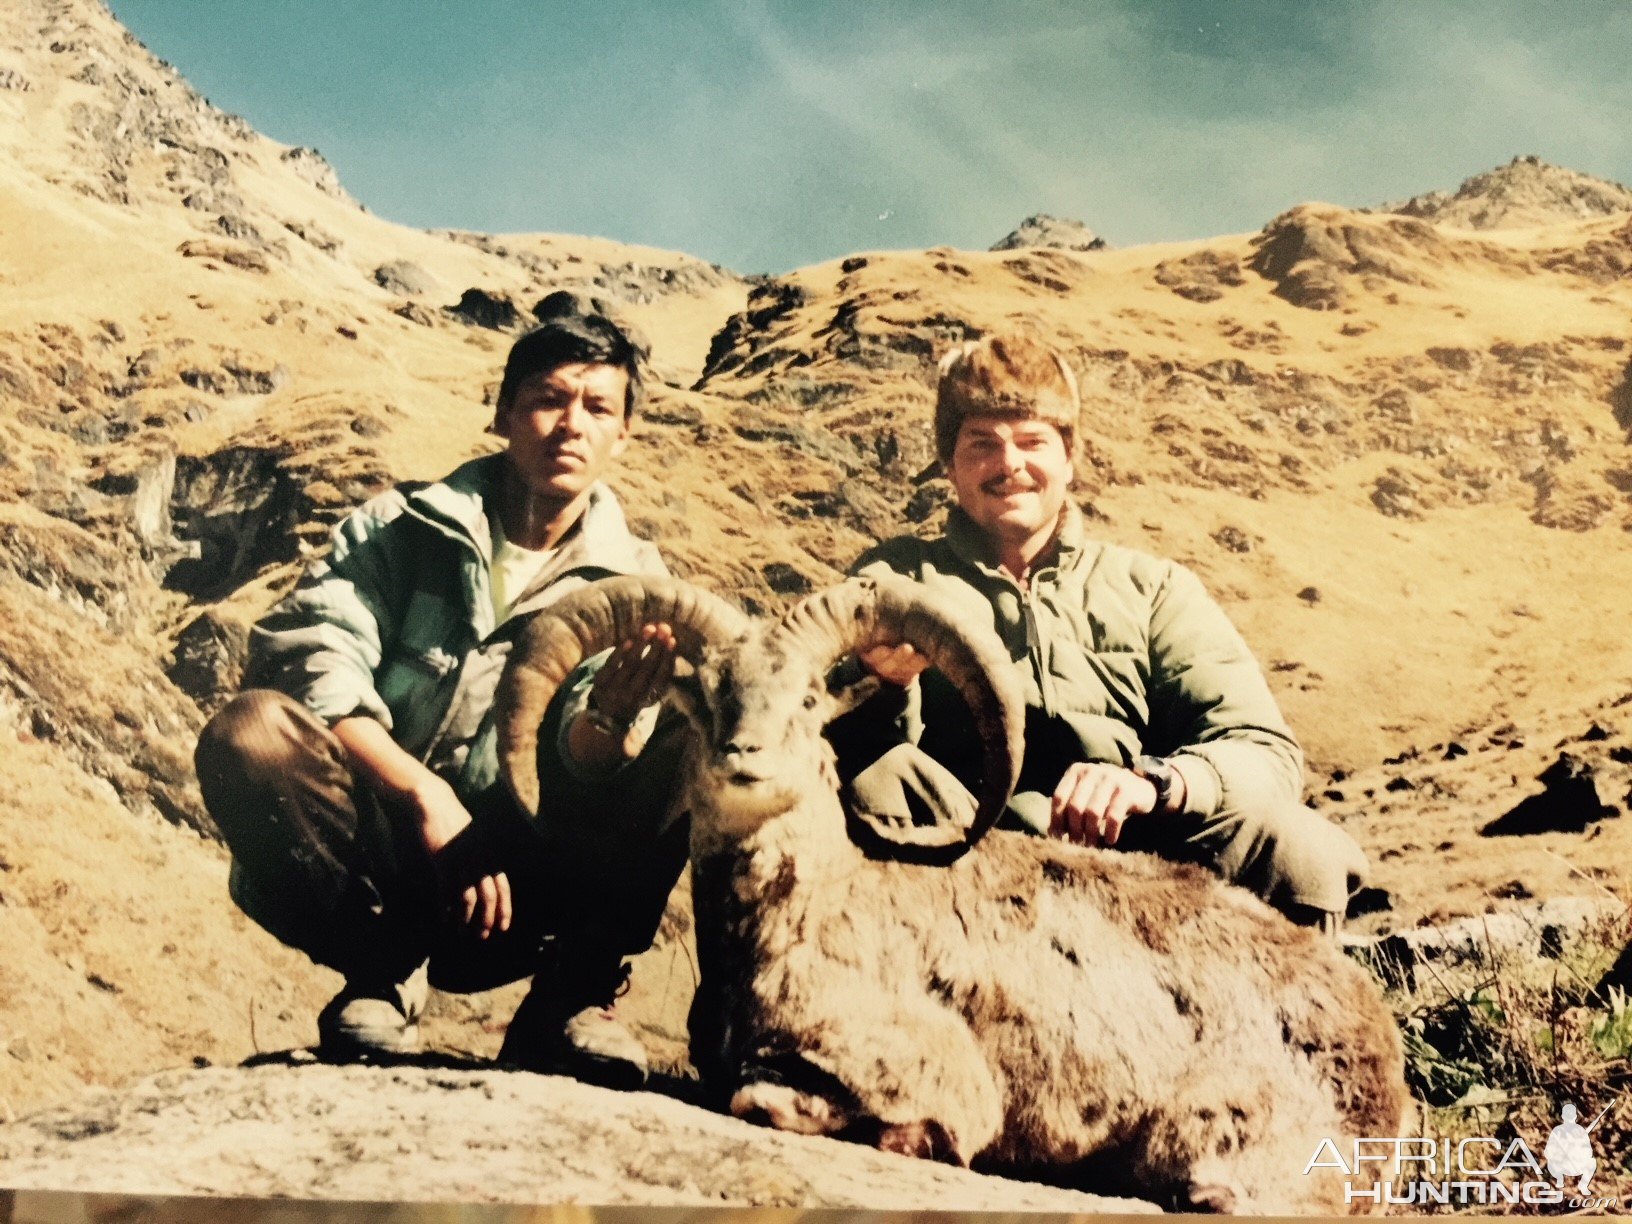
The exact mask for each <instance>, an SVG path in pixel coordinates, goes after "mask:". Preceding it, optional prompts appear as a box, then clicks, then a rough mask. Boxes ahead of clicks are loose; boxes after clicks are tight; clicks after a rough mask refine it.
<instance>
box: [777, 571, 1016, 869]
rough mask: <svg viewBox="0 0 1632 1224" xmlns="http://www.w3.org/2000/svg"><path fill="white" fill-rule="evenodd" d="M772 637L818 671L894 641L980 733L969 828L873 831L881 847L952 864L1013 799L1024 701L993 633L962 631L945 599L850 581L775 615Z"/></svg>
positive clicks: (962, 620)
mask: <svg viewBox="0 0 1632 1224" xmlns="http://www.w3.org/2000/svg"><path fill="white" fill-rule="evenodd" d="M779 631H780V632H782V633H784V634H787V635H790V636H792V637H793V638H795V639H797V640H798V641H799V643H800V645H801V647H802V648H803V649H805V650H807V651H809V653H810V654H811V656H812V657H813V658H815V659H817V660H818V662H819V664H820V665H821V666H822V667H823V668H824V669H825V668H826V667H828V666H830V665H831V664H832V663H834V662H837V661H838V660H839V659H840V658H842V657H843V656H845V655H848V654H853V653H856V652H859V651H863V650H867V649H869V648H870V647H873V646H896V645H899V644H901V643H902V642H906V643H910V644H911V645H912V647H913V648H914V649H915V650H917V651H918V652H919V653H921V654H922V655H924V656H925V657H926V658H927V659H928V660H929V662H930V665H931V666H932V667H935V668H938V669H939V670H940V671H941V673H942V674H943V675H945V676H946V678H947V679H948V680H949V681H951V682H952V685H953V687H955V688H956V689H957V690H958V692H959V693H960V694H961V695H962V697H963V699H964V701H965V702H966V703H967V704H968V706H969V709H970V712H971V713H972V714H973V715H974V718H975V725H976V727H977V728H978V729H979V731H980V738H981V743H982V745H983V749H984V753H985V761H984V768H983V770H982V774H981V792H980V804H979V808H978V810H977V811H976V813H975V818H974V821H973V822H972V823H971V824H970V826H969V829H968V831H967V832H966V833H965V832H964V831H962V830H959V829H956V828H947V827H943V826H927V827H913V828H907V829H888V830H886V829H884V828H882V827H879V826H872V827H873V828H874V831H875V832H876V833H877V834H878V835H879V836H880V837H881V838H883V839H885V840H886V841H888V842H890V843H892V844H894V845H896V846H900V847H902V848H904V849H916V850H918V851H921V852H924V853H923V855H922V856H923V857H926V858H931V857H932V858H943V857H946V855H947V854H950V855H951V856H952V857H956V854H958V853H961V852H962V851H963V850H966V849H967V848H968V847H970V846H972V845H974V843H975V842H977V841H979V840H980V838H982V837H983V836H985V834H986V831H987V830H988V829H990V828H991V827H992V825H993V824H994V823H995V822H996V820H997V818H998V817H999V816H1000V815H1002V812H1003V808H1004V806H1005V805H1006V804H1007V803H1008V801H1009V796H1010V795H1011V794H1013V792H1014V786H1015V783H1016V782H1017V781H1018V780H1019V776H1020V762H1021V758H1022V756H1023V754H1024V750H1025V744H1024V732H1025V700H1024V697H1023V695H1022V694H1021V692H1020V689H1019V681H1018V680H1017V678H1016V677H1015V674H1014V664H1013V663H1012V661H1011V660H1010V659H1009V656H1008V652H1007V651H1006V650H1005V649H1004V648H1003V644H1002V643H1001V642H1000V641H999V640H998V638H997V635H996V634H995V633H992V632H991V631H990V630H987V629H984V628H982V627H980V626H979V625H977V624H973V623H970V622H969V620H968V618H967V617H966V616H964V615H962V614H961V612H960V609H959V608H958V607H957V606H956V605H955V604H952V603H951V602H949V601H948V600H946V599H945V598H944V597H941V596H938V595H936V594H935V593H933V592H932V591H930V590H928V589H927V588H925V587H924V586H922V585H921V584H919V583H916V582H912V581H910V580H908V579H905V578H896V577H880V578H853V579H851V580H850V581H848V582H845V583H843V584H841V585H840V586H836V587H833V588H831V589H829V590H827V591H823V592H820V593H818V594H815V595H810V596H807V597H806V598H805V599H803V600H801V601H800V602H799V603H797V604H795V605H794V606H793V607H792V608H790V609H789V610H788V611H787V613H786V614H784V616H783V617H782V622H781V625H780V628H779ZM941 852H944V853H941Z"/></svg>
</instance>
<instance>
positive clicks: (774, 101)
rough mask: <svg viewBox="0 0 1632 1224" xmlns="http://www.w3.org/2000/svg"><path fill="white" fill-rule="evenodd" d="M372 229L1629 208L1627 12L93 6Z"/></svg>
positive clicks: (656, 240) (869, 236)
mask: <svg viewBox="0 0 1632 1224" xmlns="http://www.w3.org/2000/svg"><path fill="white" fill-rule="evenodd" d="M110 7H111V8H112V9H113V11H114V13H115V15H116V16H117V17H118V18H119V19H120V20H121V21H123V22H124V23H125V25H126V26H127V27H128V28H130V29H131V30H132V31H133V32H134V33H135V34H136V35H137V37H139V38H140V39H141V40H142V41H143V42H144V43H145V44H146V45H147V46H148V47H149V48H150V49H151V50H152V51H153V52H154V53H155V54H157V55H159V56H160V57H162V58H164V59H167V60H169V61H170V62H171V63H172V64H174V65H175V66H176V67H177V68H178V69H179V70H180V71H181V72H182V74H183V75H185V76H186V77H187V78H188V79H189V80H190V81H191V82H192V83H193V84H194V85H195V86H196V87H197V88H198V89H199V90H200V91H202V92H203V93H204V94H205V95H206V96H208V97H209V98H210V100H211V101H213V102H214V103H215V104H216V105H218V106H220V107H222V108H223V109H226V110H229V111H234V112H237V113H238V114H241V115H243V116H244V117H245V118H247V119H248V120H249V121H250V122H251V123H253V124H254V125H255V126H256V127H257V128H259V129H260V130H261V131H263V132H265V133H266V134H267V135H269V136H272V137H273V138H275V139H277V140H280V141H284V142H286V143H290V144H304V145H312V146H315V147H316V148H318V149H319V150H321V151H322V153H323V154H324V156H325V157H327V158H328V159H329V161H331V162H332V163H333V164H334V166H335V167H336V169H337V170H338V171H339V173H340V177H341V179H342V181H343V182H344V183H345V185H346V187H347V188H348V189H349V190H350V191H351V192H352V194H353V195H355V196H356V197H357V198H358V199H359V200H361V201H362V202H363V203H365V204H366V205H368V207H369V208H370V209H371V210H373V211H374V212H376V213H378V214H379V215H381V216H384V217H388V218H390V219H392V220H395V221H401V222H404V223H407V224H411V225H420V226H427V227H432V226H436V227H440V226H452V227H458V228H463V229H474V230H486V231H490V232H509V231H551V232H561V233H581V234H598V235H603V236H605V237H609V238H617V239H622V240H625V241H630V242H643V243H649V244H651V245H654V246H662V247H671V248H675V249H679V250H684V251H689V252H691V253H692V254H695V255H700V256H702V257H704V258H706V259H710V260H714V261H716V262H719V263H722V264H724V265H726V266H728V267H731V268H733V269H735V270H737V271H742V272H777V271H783V270H786V269H789V268H792V267H796V266H799V265H801V264H806V263H812V262H816V261H818V260H823V259H830V258H833V257H835V256H838V255H842V254H847V253H850V252H853V251H860V250H870V249H878V248H887V247H928V246H936V245H942V244H945V245H949V246H955V247H965V248H974V249H983V248H985V247H987V246H990V245H991V244H992V243H993V242H995V241H996V240H997V239H999V238H1001V237H1002V236H1003V235H1004V234H1006V233H1008V232H1009V231H1010V230H1011V229H1013V228H1014V226H1015V225H1016V224H1018V223H1019V221H1020V220H1021V219H1022V218H1024V217H1025V216H1027V215H1029V214H1031V213H1035V212H1048V213H1054V214H1056V215H1060V216H1066V217H1073V218H1076V219H1078V220H1081V221H1084V222H1086V223H1087V224H1088V225H1089V226H1090V227H1092V228H1093V229H1094V230H1095V231H1097V232H1098V233H1100V234H1102V235H1104V236H1105V237H1106V238H1107V239H1108V240H1109V241H1110V242H1112V243H1114V244H1116V245H1118V246H1127V245H1134V244H1137V243H1141V242H1156V241H1165V240H1171V239H1181V238H1194V237H1202V236H1206V235H1209V234H1219V233H1230V232H1237V231H1243V230H1251V229H1257V228H1259V227H1260V226H1261V225H1263V223H1264V222H1265V221H1267V220H1268V219H1269V218H1270V217H1272V216H1274V215H1275V214H1276V213H1278V212H1280V211H1282V210H1283V209H1285V208H1287V207H1289V206H1291V205H1292V204H1295V203H1298V202H1300V201H1303V200H1315V199H1319V200H1328V201H1331V202H1334V203H1339V204H1348V205H1363V204H1371V203H1377V202H1380V201H1383V200H1388V199H1396V198H1401V197H1404V196H1408V195H1412V194H1415V193H1417V192H1420V191H1425V190H1429V189H1432V188H1454V187H1455V186H1456V185H1457V183H1459V182H1460V181H1461V180H1462V179H1463V178H1465V177H1467V176H1468V175H1470V174H1474V173H1477V172H1479V171H1481V170H1486V169H1489V168H1491V167H1492V166H1495V165H1498V164H1500V163H1503V162H1506V161H1508V160H1510V159H1511V158H1512V157H1514V156H1516V155H1519V154H1524V153H1536V154H1539V155H1540V156H1542V157H1543V158H1545V159H1546V160H1548V161H1552V162H1556V163H1559V164H1562V165H1567V166H1569V167H1571V168H1572V169H1577V170H1581V171H1584V172H1586V173H1589V174H1595V175H1599V176H1602V177H1606V178H1612V179H1616V180H1618V181H1621V182H1632V123H1629V122H1628V121H1627V116H1628V115H1632V74H1629V73H1628V72H1627V71H1626V64H1627V63H1628V62H1629V60H1632V4H1626V3H1620V2H1619V0H1575V2H1573V3H1558V4H1536V3H1530V2H1529V0H1483V2H1480V3H1460V2H1454V0H1434V2H1432V3H1428V2H1413V0H1395V2H1390V0H1368V2H1364V3H1347V2H1345V0H1321V2H1318V3H1317V2H1314V0H1299V2H1293V0H1212V2H1203V0H1081V2H1076V3H1066V2H1057V0H991V2H990V3H973V2H961V0H960V2H943V3H935V4H931V3H927V2H923V0H918V2H912V0H871V2H868V0H823V2H819V3H818V2H815V0H805V2H802V3H793V2H791V0H790V2H785V3H777V2H774V0H667V2H663V0H648V2H642V0H604V2H600V3H594V4H590V3H581V4H580V3H572V4H568V3H546V2H545V0H255V2H251V0H110Z"/></svg>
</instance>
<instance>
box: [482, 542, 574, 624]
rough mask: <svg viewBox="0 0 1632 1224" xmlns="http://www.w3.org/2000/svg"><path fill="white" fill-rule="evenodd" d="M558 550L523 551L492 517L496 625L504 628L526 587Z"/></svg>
mask: <svg viewBox="0 0 1632 1224" xmlns="http://www.w3.org/2000/svg"><path fill="white" fill-rule="evenodd" d="M557 551H559V550H558V549H557V548H523V547H521V546H520V545H519V544H512V543H511V542H510V541H509V540H508V539H506V538H505V534H504V524H503V523H501V522H499V519H498V516H497V515H495V516H494V517H493V583H492V586H493V623H494V624H495V625H502V624H504V622H505V621H506V620H508V619H509V616H510V609H511V608H513V607H515V605H516V599H517V597H518V596H520V595H521V593H522V592H523V591H525V590H526V589H527V585H528V584H529V583H530V582H532V580H533V579H534V578H536V577H538V572H539V570H541V569H543V568H544V567H545V566H546V565H548V564H549V561H550V558H551V557H553V556H555V554H556V552H557Z"/></svg>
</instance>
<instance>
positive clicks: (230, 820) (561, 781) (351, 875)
mask: <svg viewBox="0 0 1632 1224" xmlns="http://www.w3.org/2000/svg"><path fill="white" fill-rule="evenodd" d="M679 747H680V745H679V742H678V736H677V735H675V734H672V733H671V734H667V735H664V734H662V733H660V734H659V735H657V736H654V738H653V741H652V742H651V743H649V744H648V745H647V749H646V751H645V752H643V753H642V754H641V757H640V758H639V759H638V760H637V761H635V762H633V763H631V764H630V765H629V766H626V767H625V769H624V770H622V771H620V773H619V774H618V775H616V776H615V777H614V778H613V779H612V780H610V781H609V782H607V783H605V784H603V785H599V786H591V785H588V784H585V783H579V782H576V781H575V780H573V779H571V778H568V777H565V776H553V775H552V777H551V779H550V789H549V790H548V791H547V792H546V794H545V797H544V803H543V807H544V808H545V812H544V813H543V814H542V815H541V818H540V819H539V820H538V821H536V822H535V821H531V820H528V819H526V818H524V817H523V816H522V815H521V814H520V813H519V812H518V811H517V810H516V809H515V806H514V804H513V803H512V802H511V801H510V799H509V796H508V795H507V794H505V793H502V788H495V790H494V792H492V793H489V794H485V795H482V796H478V797H475V798H473V799H468V800H467V801H466V806H467V808H468V809H469V810H470V812H471V817H472V824H471V827H470V828H469V829H468V830H467V831H466V833H465V834H462V835H461V836H460V837H459V838H458V839H456V841H455V843H452V844H450V846H449V847H448V850H446V851H444V854H448V853H449V852H450V851H451V852H453V855H452V858H451V860H450V863H452V862H456V863H458V864H460V865H461V869H462V870H463V872H464V874H465V875H466V876H472V877H473V873H474V874H480V872H481V871H483V870H500V871H503V872H505V873H506V875H507V876H508V877H509V880H510V885H511V892H512V897H513V901H514V910H515V913H514V918H513V920H512V924H511V928H510V930H509V931H508V932H504V933H500V932H498V931H495V932H493V934H492V935H491V936H490V937H489V938H488V939H486V940H482V939H479V938H477V936H476V935H475V934H474V933H473V932H471V930H470V928H468V927H466V926H464V925H462V924H461V923H459V922H457V921H456V920H455V919H454V918H452V917H450V916H449V913H448V899H449V898H448V893H447V890H446V889H445V888H442V887H439V885H438V876H437V871H436V870H435V869H434V868H433V864H432V862H431V860H430V856H429V855H428V854H427V852H426V850H425V847H424V843H423V842H422V841H421V840H420V837H419V834H418V831H417V829H416V828H415V821H414V818H413V817H412V815H411V814H410V813H408V812H404V811H394V810H391V809H390V807H389V806H388V805H387V804H385V803H384V802H382V800H381V799H380V797H379V796H377V795H375V794H374V793H373V792H372V791H371V790H370V789H369V787H368V786H366V785H365V784H363V783H362V782H361V781H360V780H359V779H358V778H357V777H356V775H355V774H354V773H353V771H352V768H351V764H350V761H349V760H348V754H347V752H346V749H345V746H344V745H343V744H341V742H340V741H339V739H337V738H336V737H335V735H334V733H333V732H331V731H330V730H329V729H328V727H327V726H326V725H325V724H324V723H323V721H322V720H321V719H319V718H317V717H316V716H314V715H313V714H312V713H311V712H310V711H308V710H307V709H306V708H305V707H304V706H302V705H301V704H300V703H299V702H297V701H295V700H293V699H292V698H290V697H288V696H286V695H284V694H282V693H278V692H274V691H271V690H267V689H256V690H251V691H249V692H246V693H243V694H241V695H240V696H238V697H237V698H235V699H234V700H233V701H232V702H230V703H229V704H228V705H227V706H225V707H224V708H223V709H222V710H221V711H220V712H219V713H217V714H216V716H215V717H214V718H213V719H211V720H210V723H209V725H208V726H206V727H205V729H204V732H203V734H202V736H200V738H199V744H198V751H197V753H196V755H195V762H196V764H197V768H198V777H199V784H200V787H201V789H202V791H203V795H204V803H205V806H206V807H207V808H208V809H209V812H210V815H211V816H212V817H213V818H214V820H215V822H216V825H217V826H218V827H219V828H220V830H221V834H222V837H223V838H225V840H226V843H227V846H228V848H229V849H230V850H231V851H232V858H233V864H232V876H231V891H232V896H233V900H234V901H236V902H237V904H238V906H239V908H240V909H242V910H243V911H244V912H245V913H246V914H248V915H249V917H251V918H252V919H254V920H255V921H256V922H257V923H259V924H260V925H261V926H263V927H265V928H266V929H267V930H268V931H270V932H271V933H272V934H273V935H275V936H277V937H278V938H279V939H280V940H282V941H283V942H284V943H286V944H289V945H291V946H292V947H295V948H299V949H300V950H301V951H303V952H305V953H306V954H307V955H308V956H310V957H311V958H312V959H313V960H314V961H317V962H318V963H319V964H323V965H327V966H329V967H330V968H333V969H336V970H338V971H339V972H340V973H342V974H344V975H345V976H346V977H347V978H348V979H360V980H377V981H380V982H382V983H388V982H396V981H401V980H403V979H404V978H406V977H407V976H408V975H409V974H410V973H411V972H412V971H413V970H414V969H415V968H416V967H417V966H418V965H419V964H421V963H422V962H423V961H425V960H426V959H427V958H429V960H430V962H431V981H432V984H433V985H435V986H436V987H437V988H438V989H441V990H452V991H471V990H485V989H489V988H491V987H494V986H498V985H502V984H503V983H505V982H510V981H515V980H517V979H519V978H523V977H526V976H528V975H529V974H531V973H532V972H533V971H534V969H535V968H536V967H537V965H538V960H539V955H540V951H541V949H542V948H543V947H544V945H545V943H546V942H547V941H553V942H554V943H555V945H556V947H557V949H558V950H560V951H565V950H567V949H569V948H570V949H572V950H573V952H574V953H576V954H579V955H582V956H583V957H586V958H592V959H603V958H605V959H610V960H612V961H613V962H614V963H615V962H616V960H617V959H621V958H622V957H623V956H625V955H629V954H633V953H635V952H639V951H641V950H643V949H645V948H646V947H647V946H649V945H650V943H651V940H652V936H653V934H654V933H655V931H656V930H657V925H658V922H659V921H660V920H661V918H662V916H663V908H664V905H665V903H666V901H667V899H668V895H669V892H670V890H671V889H672V888H673V886H674V883H675V880H676V879H677V878H678V877H679V874H680V870H681V868H682V867H683V866H684V864H685V859H686V852H687V837H688V833H687V822H686V821H685V820H683V819H682V820H674V821H666V818H667V815H668V810H669V803H668V798H669V794H670V790H671V787H672V779H673V777H674V772H675V767H676V765H677V762H678V753H679ZM446 866H447V865H445V868H444V869H445V870H446Z"/></svg>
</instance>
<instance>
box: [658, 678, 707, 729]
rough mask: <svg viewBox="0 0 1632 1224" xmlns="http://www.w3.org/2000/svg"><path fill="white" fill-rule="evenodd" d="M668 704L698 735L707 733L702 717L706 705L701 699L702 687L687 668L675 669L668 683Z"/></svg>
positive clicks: (705, 710)
mask: <svg viewBox="0 0 1632 1224" xmlns="http://www.w3.org/2000/svg"><path fill="white" fill-rule="evenodd" d="M668 702H669V704H670V705H672V706H673V707H674V708H675V709H676V710H678V711H680V713H681V714H683V715H684V716H685V719H686V721H687V722H689V723H690V724H691V725H692V726H693V727H695V728H696V730H697V733H698V734H699V735H702V734H704V733H705V732H706V731H707V727H705V726H704V716H705V714H706V712H707V709H708V705H707V702H706V700H705V699H704V697H703V685H702V682H701V681H700V680H698V679H697V673H696V672H695V671H693V670H692V669H691V668H690V667H689V666H687V667H680V668H677V669H676V671H675V676H674V679H673V680H672V681H670V683H669V693H668Z"/></svg>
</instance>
